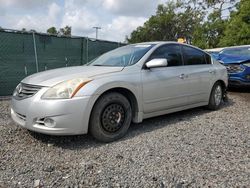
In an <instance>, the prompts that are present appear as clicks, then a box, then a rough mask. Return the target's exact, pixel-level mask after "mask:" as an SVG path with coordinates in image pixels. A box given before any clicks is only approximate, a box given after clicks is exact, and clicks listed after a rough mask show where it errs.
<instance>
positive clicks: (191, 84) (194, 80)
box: [182, 45, 216, 104]
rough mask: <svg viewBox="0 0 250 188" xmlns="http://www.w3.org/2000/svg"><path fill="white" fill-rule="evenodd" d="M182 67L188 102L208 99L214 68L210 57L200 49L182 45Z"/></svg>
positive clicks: (214, 72) (192, 102)
mask: <svg viewBox="0 0 250 188" xmlns="http://www.w3.org/2000/svg"><path fill="white" fill-rule="evenodd" d="M182 52H183V57H184V68H185V73H186V75H187V77H186V79H187V81H188V92H189V94H190V95H189V97H188V103H189V104H195V103H199V102H206V101H208V98H209V95H210V91H211V87H212V86H211V84H212V80H213V79H212V78H213V77H214V76H215V74H216V69H215V68H214V67H213V65H212V64H211V57H210V56H209V55H208V54H206V53H205V52H203V51H202V50H199V49H196V48H193V47H191V46H187V45H182Z"/></svg>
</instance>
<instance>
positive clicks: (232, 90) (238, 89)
mask: <svg viewBox="0 0 250 188" xmlns="http://www.w3.org/2000/svg"><path fill="white" fill-rule="evenodd" d="M228 92H230V93H250V86H249V87H230V88H228Z"/></svg>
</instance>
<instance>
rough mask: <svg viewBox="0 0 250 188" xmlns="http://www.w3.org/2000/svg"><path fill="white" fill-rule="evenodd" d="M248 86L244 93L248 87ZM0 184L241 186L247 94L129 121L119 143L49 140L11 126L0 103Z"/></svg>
mask: <svg viewBox="0 0 250 188" xmlns="http://www.w3.org/2000/svg"><path fill="white" fill-rule="evenodd" d="M249 91H250V90H249ZM0 107H1V108H0V187H33V186H34V185H35V186H36V185H37V187H39V186H40V187H43V186H44V187H178V188H180V187H188V186H190V187H204V186H205V187H208V186H211V187H237V186H240V187H244V186H245V187H248V186H249V185H250V92H248V91H247V90H245V91H244V90H241V91H240V90H236V91H235V90H234V91H232V92H230V93H229V102H228V103H226V104H223V106H222V109H220V110H219V111H215V112H212V111H208V110H206V109H204V108H196V109H192V110H187V111H184V112H179V113H174V114H170V115H165V116H161V117H157V118H152V119H148V120H145V121H144V122H143V123H141V124H137V125H132V126H131V128H130V129H129V132H128V134H127V135H126V137H125V138H123V139H122V140H119V141H117V142H113V143H110V144H102V143H98V142H96V141H95V140H93V139H92V138H91V137H90V136H86V135H85V136H67V137H54V136H45V135H41V134H34V133H30V132H28V131H27V130H25V129H22V128H19V127H17V126H16V125H15V124H14V123H13V122H12V121H11V119H10V116H9V101H6V100H5V101H1V102H0Z"/></svg>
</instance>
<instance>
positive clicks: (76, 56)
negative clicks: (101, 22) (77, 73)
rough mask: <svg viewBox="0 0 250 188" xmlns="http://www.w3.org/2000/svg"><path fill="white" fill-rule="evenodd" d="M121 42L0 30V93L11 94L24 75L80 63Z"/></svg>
mask: <svg viewBox="0 0 250 188" xmlns="http://www.w3.org/2000/svg"><path fill="white" fill-rule="evenodd" d="M122 45H124V44H121V43H117V42H110V41H102V40H94V39H89V38H85V37H58V36H52V35H47V34H40V33H32V32H21V31H13V30H11V31H10V30H0V96H7V95H11V94H12V92H13V90H14V88H15V87H16V85H17V84H18V83H19V82H20V81H21V80H22V79H23V78H25V77H26V76H28V75H31V74H33V73H36V72H41V71H44V70H49V69H54V68H59V67H67V66H77V65H83V64H85V63H87V62H89V61H91V60H92V59H94V58H96V57H98V56H99V55H101V54H103V53H105V52H107V51H110V50H113V49H115V48H117V47H120V46H122Z"/></svg>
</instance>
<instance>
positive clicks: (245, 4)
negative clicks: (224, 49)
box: [220, 0, 250, 46]
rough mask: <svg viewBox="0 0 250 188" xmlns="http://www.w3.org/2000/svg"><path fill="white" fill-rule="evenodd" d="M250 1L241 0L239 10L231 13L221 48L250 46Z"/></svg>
mask: <svg viewBox="0 0 250 188" xmlns="http://www.w3.org/2000/svg"><path fill="white" fill-rule="evenodd" d="M249 10H250V1H249V0H241V1H240V3H239V4H238V6H237V10H236V11H235V12H232V13H231V16H230V19H229V23H228V24H227V26H226V29H225V32H224V35H225V36H224V37H223V38H222V39H221V41H220V45H221V46H233V45H244V44H250V15H249Z"/></svg>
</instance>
